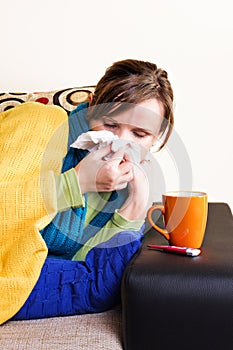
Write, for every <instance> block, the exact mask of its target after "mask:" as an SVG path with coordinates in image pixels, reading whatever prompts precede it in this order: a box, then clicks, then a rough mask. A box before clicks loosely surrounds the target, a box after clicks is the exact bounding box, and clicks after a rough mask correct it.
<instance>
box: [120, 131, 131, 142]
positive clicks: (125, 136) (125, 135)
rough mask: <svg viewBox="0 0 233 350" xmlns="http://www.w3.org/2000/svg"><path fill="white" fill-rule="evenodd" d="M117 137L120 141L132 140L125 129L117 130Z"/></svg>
mask: <svg viewBox="0 0 233 350" xmlns="http://www.w3.org/2000/svg"><path fill="white" fill-rule="evenodd" d="M117 135H118V137H119V138H120V139H122V140H129V141H132V140H133V137H132V134H131V133H130V131H129V130H126V129H120V130H118V132H117Z"/></svg>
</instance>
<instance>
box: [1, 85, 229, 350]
mask: <svg viewBox="0 0 233 350" xmlns="http://www.w3.org/2000/svg"><path fill="white" fill-rule="evenodd" d="M94 89H95V87H94V86H88V87H78V88H70V89H63V90H55V91H50V92H32V93H0V111H4V110H7V109H9V108H14V107H15V106H16V105H18V104H20V103H24V102H26V101H37V102H40V103H45V104H56V105H59V106H61V107H63V108H64V109H65V110H66V111H67V113H69V112H70V111H71V110H72V109H73V108H75V107H76V106H77V105H78V104H79V103H81V102H85V101H86V100H87V99H88V95H89V93H90V92H93V91H94ZM157 220H158V224H159V225H163V222H162V219H161V217H159V218H157ZM148 243H152V244H167V242H166V241H165V239H164V237H162V236H161V235H159V234H158V233H157V232H156V231H155V230H153V229H151V228H150V227H149V226H147V223H146V234H145V238H144V240H143V244H142V246H141V248H140V249H139V251H138V252H137V253H136V254H135V255H134V256H133V257H132V259H131V261H130V262H129V264H128V265H127V267H126V270H125V273H124V276H123V279H122V288H121V302H120V304H118V305H115V306H114V307H113V308H112V309H110V310H107V311H104V312H101V313H93V314H84V315H75V316H63V317H52V318H43V319H32V320H23V321H12V320H10V321H8V322H6V323H5V324H3V325H2V326H0V345H1V347H0V348H1V350H2V349H3V350H11V349H12V350H29V349H30V350H32V349H33V350H44V349H63V350H69V349H70V350H71V349H72V350H73V349H78V350H79V349H84V350H85V349H103V350H105V349H106V350H110V349H111V350H122V349H124V350H142V349H145V350H161V349H162V350H168V349H171V348H172V347H174V348H178V349H180V350H185V349H187V348H188V349H189V350H194V349H197V348H198V349H199V350H204V349H211V350H231V349H232V348H233V284H232V281H233V255H232V247H233V218H232V212H231V208H230V207H229V206H228V204H227V203H209V205H208V220H207V227H206V232H205V238H204V242H203V246H202V248H201V250H202V252H201V254H200V256H198V257H195V258H191V257H186V256H181V255H175V254H169V253H164V252H159V251H151V250H149V249H148V247H147V244H148Z"/></svg>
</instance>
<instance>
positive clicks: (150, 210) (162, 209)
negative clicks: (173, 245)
mask: <svg viewBox="0 0 233 350" xmlns="http://www.w3.org/2000/svg"><path fill="white" fill-rule="evenodd" d="M154 210H161V213H162V214H163V215H164V212H165V208H164V206H163V205H157V204H156V205H153V206H152V207H150V209H149V210H148V212H147V218H148V220H149V223H150V224H151V226H152V227H153V228H154V229H155V230H156V231H158V232H159V233H161V234H162V235H163V236H164V237H165V238H166V239H167V240H168V241H169V240H170V235H169V232H168V231H167V230H166V229H163V228H161V227H159V226H157V225H156V224H155V223H154V221H153V219H152V213H153V211H154Z"/></svg>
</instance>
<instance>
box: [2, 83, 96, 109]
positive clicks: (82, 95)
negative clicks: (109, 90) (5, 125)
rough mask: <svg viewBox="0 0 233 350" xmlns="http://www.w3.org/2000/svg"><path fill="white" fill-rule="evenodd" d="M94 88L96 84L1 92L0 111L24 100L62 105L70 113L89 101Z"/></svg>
mask: <svg viewBox="0 0 233 350" xmlns="http://www.w3.org/2000/svg"><path fill="white" fill-rule="evenodd" d="M94 90H95V86H83V87H74V88H68V89H60V90H53V91H46V92H43V91H42V92H32V93H31V92H18V93H13V92H7V93H5V92H3V93H0V112H3V111H6V110H7V109H10V108H13V107H15V106H17V105H18V104H20V103H23V102H28V101H36V102H41V103H44V104H54V105H58V106H61V107H62V108H64V109H65V110H66V111H67V113H70V112H71V111H72V110H73V109H75V108H76V107H77V106H78V105H79V104H80V103H82V102H85V101H87V99H88V96H89V94H90V93H91V92H94Z"/></svg>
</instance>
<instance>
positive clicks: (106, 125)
mask: <svg viewBox="0 0 233 350" xmlns="http://www.w3.org/2000/svg"><path fill="white" fill-rule="evenodd" d="M104 126H105V128H107V129H116V128H117V124H110V123H104Z"/></svg>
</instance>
